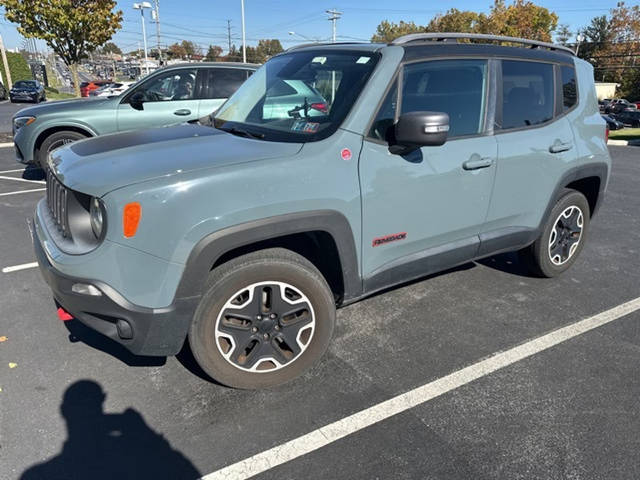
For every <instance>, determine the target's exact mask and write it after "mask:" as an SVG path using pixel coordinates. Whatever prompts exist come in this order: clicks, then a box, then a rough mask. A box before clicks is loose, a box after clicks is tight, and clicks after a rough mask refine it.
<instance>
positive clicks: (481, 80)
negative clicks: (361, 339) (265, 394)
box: [360, 59, 497, 290]
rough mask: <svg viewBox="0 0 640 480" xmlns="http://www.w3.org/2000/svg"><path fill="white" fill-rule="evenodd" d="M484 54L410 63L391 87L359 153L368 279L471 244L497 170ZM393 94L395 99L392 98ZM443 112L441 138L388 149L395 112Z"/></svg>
mask: <svg viewBox="0 0 640 480" xmlns="http://www.w3.org/2000/svg"><path fill="white" fill-rule="evenodd" d="M487 78H488V64H487V61H486V60H463V59H461V60H436V61H426V62H419V63H412V64H409V65H406V66H405V67H404V69H403V72H402V73H401V80H402V82H401V83H400V85H401V89H402V91H401V95H400V96H398V95H397V84H396V86H394V87H392V89H391V90H390V91H389V93H388V95H387V98H386V99H385V101H384V103H383V105H382V106H381V107H380V110H379V112H378V115H377V117H376V119H375V120H374V122H373V125H372V127H371V131H370V132H369V135H368V138H367V139H366V140H365V142H364V146H363V149H362V153H361V157H360V181H361V188H362V216H363V220H362V222H363V228H362V230H363V236H362V238H363V245H362V252H363V255H362V257H363V269H362V270H363V274H364V277H365V289H367V290H375V289H379V288H382V287H384V286H386V285H390V284H393V283H397V282H398V281H402V280H408V279H409V278H412V277H418V276H421V275H423V274H425V273H427V272H429V271H435V270H439V269H441V268H443V267H444V268H446V267H447V266H450V265H453V264H456V263H460V262H462V261H467V260H469V259H471V258H473V257H474V256H475V254H476V252H477V249H478V244H479V239H478V234H479V232H480V229H481V226H482V224H483V222H484V220H485V217H486V215H487V210H488V206H489V201H490V197H491V190H492V186H493V180H494V177H495V170H496V157H497V144H496V140H495V138H494V137H493V136H491V135H483V132H484V131H485V129H486V125H487V119H486V110H487V108H486V105H487V98H488V96H489V95H488V94H489V92H488V82H487ZM398 103H399V105H398ZM412 111H435V112H446V113H448V114H449V118H450V130H449V138H448V140H447V142H446V143H445V144H444V145H442V146H439V147H423V148H421V149H418V150H416V151H414V152H413V153H411V154H408V155H404V156H401V155H393V154H391V153H390V152H389V148H388V143H387V142H386V141H385V140H386V139H387V138H388V135H389V128H393V126H392V124H393V123H394V120H395V119H397V116H398V115H399V114H404V113H408V112H412Z"/></svg>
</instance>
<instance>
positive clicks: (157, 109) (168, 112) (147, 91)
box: [118, 68, 200, 131]
mask: <svg viewBox="0 0 640 480" xmlns="http://www.w3.org/2000/svg"><path fill="white" fill-rule="evenodd" d="M198 81H199V78H198V69H197V68H181V69H171V70H168V71H164V72H160V73H157V74H154V75H152V76H151V77H150V78H149V79H147V80H146V81H144V82H143V83H142V84H140V85H138V86H137V87H135V88H134V89H132V90H131V91H130V92H128V93H127V95H125V97H124V98H123V99H122V101H121V102H120V104H119V105H118V130H119V131H125V130H135V129H139V128H150V127H161V126H164V125H173V124H178V123H182V122H188V121H192V120H197V119H198V118H199V117H198V106H199V103H200V100H199V99H198V98H196V95H195V90H196V87H197V82H198ZM136 94H138V95H142V96H143V98H144V103H143V105H142V110H138V109H135V108H133V107H132V106H131V98H132V97H133V96H134V95H136Z"/></svg>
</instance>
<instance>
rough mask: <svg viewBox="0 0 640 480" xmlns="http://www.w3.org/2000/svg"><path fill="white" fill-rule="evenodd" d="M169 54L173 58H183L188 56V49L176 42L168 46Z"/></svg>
mask: <svg viewBox="0 0 640 480" xmlns="http://www.w3.org/2000/svg"><path fill="white" fill-rule="evenodd" d="M167 56H168V57H169V58H172V59H183V58H185V57H186V56H187V51H186V50H185V48H184V47H183V46H182V45H180V44H179V43H174V44H173V45H169V48H167Z"/></svg>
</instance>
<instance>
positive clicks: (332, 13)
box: [325, 8, 342, 105]
mask: <svg viewBox="0 0 640 480" xmlns="http://www.w3.org/2000/svg"><path fill="white" fill-rule="evenodd" d="M325 13H327V14H328V15H329V18H328V20H329V21H330V22H331V23H332V25H331V26H332V30H333V33H332V35H331V39H332V41H333V43H336V22H337V21H338V20H339V19H340V15H342V12H339V11H337V10H336V9H335V8H333V9H331V10H325ZM335 98H336V72H335V70H333V71H332V72H331V105H333V101H334V100H335Z"/></svg>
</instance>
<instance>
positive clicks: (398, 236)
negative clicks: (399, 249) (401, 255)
mask: <svg viewBox="0 0 640 480" xmlns="http://www.w3.org/2000/svg"><path fill="white" fill-rule="evenodd" d="M405 238H407V232H401V233H392V234H391V235H385V236H384V237H376V238H374V239H373V242H372V244H371V246H372V247H379V246H380V245H384V244H385V243H389V242H396V241H398V240H404V239H405Z"/></svg>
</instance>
